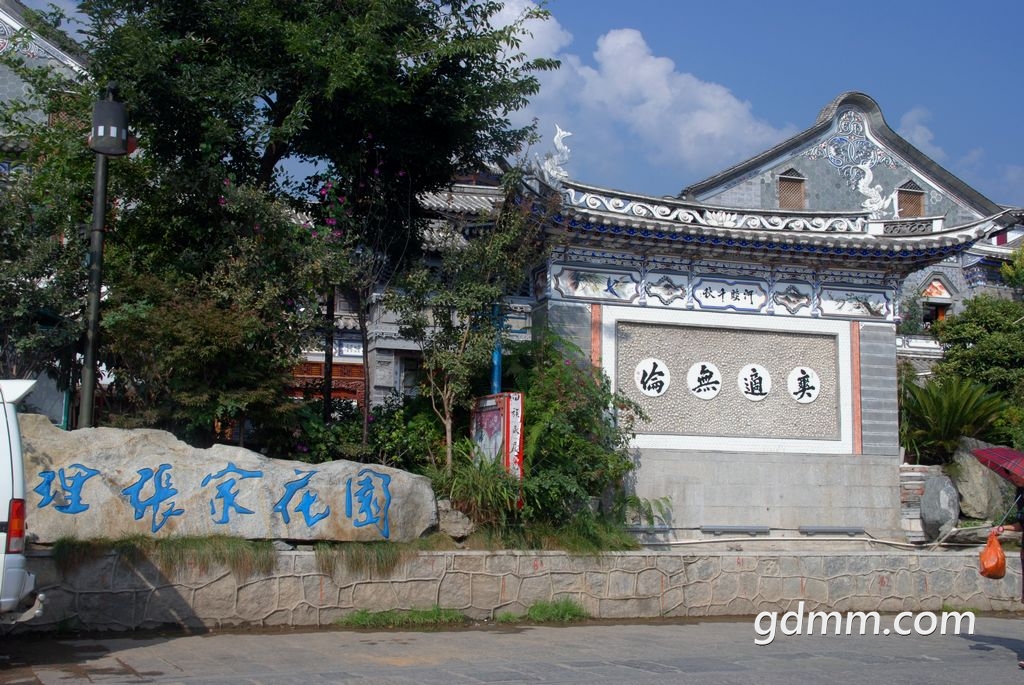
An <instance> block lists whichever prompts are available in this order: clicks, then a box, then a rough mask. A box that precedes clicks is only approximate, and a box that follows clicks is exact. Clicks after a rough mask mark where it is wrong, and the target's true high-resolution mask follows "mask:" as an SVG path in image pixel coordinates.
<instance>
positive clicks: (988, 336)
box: [932, 295, 1024, 404]
mask: <svg viewBox="0 0 1024 685" xmlns="http://www.w3.org/2000/svg"><path fill="white" fill-rule="evenodd" d="M932 331H933V333H934V334H935V336H936V338H938V340H939V342H940V343H941V344H942V348H943V351H944V356H943V359H942V361H941V362H939V364H938V365H937V366H936V372H937V373H938V374H939V375H940V376H942V377H948V376H959V377H963V378H966V379H970V380H973V381H975V382H978V383H981V384H983V385H986V386H989V387H991V388H992V389H993V390H994V391H996V392H999V393H1002V394H1003V395H1004V396H1005V397H1006V398H1007V399H1009V400H1011V401H1013V402H1015V403H1017V404H1021V403H1024V303H1021V302H1015V301H1012V300H1004V299H997V298H994V297H991V296H987V295H979V296H977V297H974V298H971V299H970V300H968V301H967V302H966V303H965V307H964V310H963V312H961V313H960V314H957V315H955V316H951V317H947V318H946V319H944V320H942V321H937V322H936V323H935V325H934V326H933V327H932Z"/></svg>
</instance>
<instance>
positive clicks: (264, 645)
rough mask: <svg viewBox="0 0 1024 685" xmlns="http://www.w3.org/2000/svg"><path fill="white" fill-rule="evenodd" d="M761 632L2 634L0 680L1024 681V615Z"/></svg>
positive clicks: (454, 684)
mask: <svg viewBox="0 0 1024 685" xmlns="http://www.w3.org/2000/svg"><path fill="white" fill-rule="evenodd" d="M763 625H764V626H765V627H767V624H763ZM789 625H790V627H791V628H792V627H793V625H794V624H792V623H790V624H789ZM887 625H888V626H891V625H892V617H887V618H885V619H883V623H882V626H883V628H884V627H886V626H887ZM907 625H908V626H909V625H910V624H909V623H908V624H907ZM854 632H855V633H856V632H857V630H856V629H855V630H854ZM755 638H757V639H761V638H760V637H759V636H758V634H757V633H756V632H755V631H754V621H753V619H730V620H716V621H688V622H682V621H664V622H644V623H629V624H623V623H614V624H613V623H592V624H587V625H577V626H567V627H552V626H543V627H541V626H518V627H511V628H509V627H500V626H481V627H479V628H475V629H470V630H457V631H446V632H359V631H345V630H334V631H319V632H279V633H252V632H248V633H216V634H207V635H191V636H179V635H145V636H135V637H102V636H101V637H99V638H74V639H57V638H50V639H40V638H7V637H5V638H2V642H0V652H6V654H7V655H8V657H9V658H8V659H7V660H6V663H5V664H4V665H3V666H0V683H2V684H3V685H15V684H28V683H31V684H33V685H40V684H42V685H51V684H57V683H60V684H61V685H78V684H80V683H160V684H163V685H173V684H180V685H229V684H230V685H236V684H245V685H260V684H268V685H289V684H292V683H295V684H296V685H298V684H301V685H320V684H323V683H381V684H389V683H395V684H409V683H443V684H444V685H478V684H480V683H499V684H515V683H586V684H588V685H603V684H609V685H610V684H612V683H659V684H660V683H702V684H707V685H726V684H748V683H762V684H765V685H783V684H785V685H801V684H803V683H807V684H810V683H814V684H815V685H818V684H820V683H833V682H834V683H871V685H888V684H899V683H907V684H908V685H909V684H913V685H920V683H928V684H929V685H942V684H944V683H956V684H957V685H963V684H964V683H986V685H988V684H995V683H1021V682H1024V671H1020V670H1018V669H1017V666H1016V662H1017V658H1018V655H1020V656H1021V657H1024V617H1020V616H1012V617H986V616H979V617H978V618H977V623H976V625H975V630H974V635H966V634H961V635H958V636H957V635H945V636H943V635H938V634H935V635H932V636H929V637H923V636H918V635H912V636H905V637H904V636H896V635H892V634H890V635H888V636H883V635H877V636H875V635H871V636H861V635H857V634H854V635H850V636H846V635H843V636H835V635H828V636H822V635H815V636H811V635H790V636H786V635H782V634H781V633H777V635H776V639H775V640H774V641H773V642H772V643H771V644H769V645H765V646H757V645H755V644H754V639H755Z"/></svg>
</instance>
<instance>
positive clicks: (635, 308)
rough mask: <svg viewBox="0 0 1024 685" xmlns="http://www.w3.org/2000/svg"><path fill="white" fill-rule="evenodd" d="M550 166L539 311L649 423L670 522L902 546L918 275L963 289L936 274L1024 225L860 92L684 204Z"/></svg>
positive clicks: (649, 483)
mask: <svg viewBox="0 0 1024 685" xmlns="http://www.w3.org/2000/svg"><path fill="white" fill-rule="evenodd" d="M559 133H560V134H564V132H562V131H559ZM558 141H559V139H558V138H557V137H556V145H557V144H558ZM544 176H545V181H543V182H538V183H537V185H536V186H535V187H534V192H535V193H536V194H537V195H538V196H540V198H541V199H546V198H549V197H550V196H551V194H559V195H560V196H561V212H560V213H559V214H558V215H557V216H555V217H553V218H552V219H550V220H549V222H548V224H547V229H548V235H549V238H550V240H551V242H552V245H553V247H554V251H553V254H552V258H551V260H550V261H549V263H548V265H547V266H546V267H545V268H543V269H541V270H540V271H538V272H537V274H536V280H535V297H536V301H537V305H536V309H535V316H537V317H541V318H543V319H545V320H546V321H548V322H549V323H550V324H552V325H553V326H554V327H555V328H556V329H558V330H560V331H562V332H563V333H565V334H568V335H569V336H570V337H571V338H572V339H573V340H574V341H575V342H576V343H577V344H579V345H580V346H581V347H582V348H583V349H584V350H587V351H588V352H589V354H590V356H591V359H592V361H593V363H594V364H596V365H599V366H600V367H601V368H603V369H604V371H605V372H606V373H607V375H608V376H609V378H611V380H612V383H613V385H614V387H615V388H616V389H617V390H619V391H620V392H622V393H624V394H625V395H627V396H629V397H630V398H631V399H633V400H635V401H636V402H637V403H639V404H640V405H641V406H642V407H643V408H644V410H645V411H646V413H647V414H648V416H649V420H648V421H646V422H644V423H643V424H642V425H641V426H640V427H639V432H638V434H637V435H636V438H635V440H634V443H633V444H634V446H635V448H636V453H637V458H638V469H637V471H636V482H635V489H636V492H637V494H638V495H640V496H642V497H646V498H650V499H657V498H668V500H669V501H670V509H671V517H670V520H669V521H668V522H667V527H666V531H665V534H666V535H667V536H668V537H669V538H673V539H683V538H700V537H705V536H709V535H717V534H721V533H749V534H772V535H782V536H801V535H814V534H822V533H830V532H831V533H852V532H855V531H865V532H867V533H870V534H872V535H875V536H878V537H885V538H893V537H902V531H901V526H900V500H899V492H898V466H899V464H900V463H901V461H902V459H901V454H900V446H899V443H898V425H897V413H898V412H897V396H896V325H897V323H898V322H899V319H900V302H901V300H902V299H903V297H904V296H903V294H902V289H903V286H904V283H905V282H907V281H908V277H910V276H912V275H913V276H915V278H917V277H918V276H920V275H921V274H924V280H926V281H928V282H927V283H926V284H925V286H924V289H925V291H926V293H932V292H934V296H935V297H937V298H945V297H947V296H949V295H950V293H949V292H948V290H947V291H946V292H942V291H941V290H935V291H931V290H928V288H929V287H931V280H934V281H937V282H938V283H940V284H947V288H948V287H949V286H956V287H958V286H959V284H955V283H952V282H951V281H950V280H947V279H945V278H944V277H943V276H942V275H941V274H942V273H943V272H941V271H935V269H937V268H940V267H941V265H950V264H962V263H963V260H965V259H966V257H965V255H968V254H971V253H970V251H971V250H972V248H974V247H975V246H977V245H979V244H981V243H983V242H985V241H987V240H989V238H990V236H995V235H1001V234H1004V233H1005V232H1006V230H1007V228H1008V227H1009V226H1011V225H1012V224H1013V223H1014V218H1013V217H1012V216H1011V215H1010V214H1009V213H1008V212H1007V211H1006V210H1005V209H1004V208H1002V207H1000V206H998V205H996V204H994V203H993V202H991V201H989V200H988V199H986V198H985V197H983V196H982V195H981V194H980V193H978V192H976V191H975V190H973V189H971V188H970V187H968V186H967V185H966V184H964V183H963V182H962V181H960V180H959V179H957V178H956V177H955V176H953V175H952V174H950V173H949V172H948V171H946V170H944V169H942V168H941V167H940V166H939V165H937V164H936V163H935V162H934V161H932V160H930V159H929V158H928V157H926V156H925V155H924V154H923V153H921V152H920V151H919V150H917V149H916V148H914V147H913V146H912V145H910V144H909V143H908V142H907V141H905V140H904V139H902V138H901V137H900V136H898V135H897V134H896V133H895V132H894V131H892V130H891V129H890V128H889V127H888V125H886V123H885V121H884V119H883V118H882V115H881V112H880V110H879V108H878V106H877V104H875V102H874V101H873V100H871V98H869V97H867V96H866V95H863V94H859V93H846V94H844V95H841V96H840V97H838V98H836V100H834V101H833V102H832V103H830V104H829V106H828V107H826V108H825V109H824V110H823V111H822V112H821V114H820V116H819V117H818V119H817V121H816V122H815V124H814V126H812V127H811V128H809V129H808V130H806V131H804V132H802V133H800V134H798V135H796V136H794V137H793V138H790V139H789V140H787V141H784V142H783V143H781V144H779V145H778V146H776V147H774V148H772V149H771V150H768V151H766V152H765V153H763V154H760V155H758V156H756V157H753V158H751V159H750V160H747V161H746V162H744V163H742V164H739V165H737V166H734V167H732V168H730V169H728V170H726V171H724V172H722V173H721V174H718V175H716V176H713V177H712V178H709V179H707V180H705V181H702V182H700V183H697V184H695V185H692V186H690V187H688V188H686V189H684V190H683V191H682V193H680V195H679V197H678V198H673V199H666V198H661V197H648V196H644V195H639V194H632V193H622V192H619V191H615V190H610V189H607V188H598V187H593V186H587V185H584V184H582V183H578V182H576V181H574V180H570V179H568V178H567V177H566V175H565V173H564V171H562V169H561V168H560V167H559V166H558V165H557V164H551V163H550V160H549V164H548V165H547V168H546V169H545V173H544ZM929 274H936V275H935V276H934V277H932V278H931V280H928V279H929ZM913 287H914V288H918V287H921V286H920V283H919V282H917V281H915V285H914V286H913ZM925 296H926V297H928V296H932V295H928V294H926V295H925ZM949 299H950V301H952V297H950V298H949Z"/></svg>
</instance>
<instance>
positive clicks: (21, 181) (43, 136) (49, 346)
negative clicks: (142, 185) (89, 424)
mask: <svg viewBox="0 0 1024 685" xmlns="http://www.w3.org/2000/svg"><path fill="white" fill-rule="evenodd" d="M24 40H27V36H19V37H16V38H15V39H14V41H13V46H14V47H13V49H10V50H7V51H6V52H4V53H3V54H2V55H0V62H2V63H3V64H4V65H5V66H6V67H7V68H9V69H11V70H12V71H13V72H14V73H15V74H17V75H18V76H19V77H20V78H21V79H22V80H24V81H25V82H26V84H28V86H29V87H28V88H27V89H26V92H25V96H24V99H21V100H16V99H12V100H7V101H5V102H2V103H0V131H3V133H4V138H3V144H4V147H5V148H6V149H7V154H8V155H9V157H8V159H9V160H10V159H13V164H12V165H11V167H10V169H9V171H8V173H7V174H6V177H5V179H4V183H3V185H2V187H0V216H2V217H3V220H2V221H0V377H4V378H35V377H37V376H38V375H39V374H42V373H49V374H50V375H52V376H54V377H55V378H57V380H58V383H59V385H60V387H62V388H66V387H68V385H69V384H71V383H72V382H73V378H75V377H76V376H77V368H78V367H77V365H76V352H77V351H78V350H79V346H80V338H81V336H82V333H83V323H82V322H83V321H84V309H85V292H86V284H87V281H86V270H85V268H84V266H83V264H84V260H85V258H86V237H85V228H86V227H87V226H88V223H89V217H90V216H91V211H92V204H91V198H92V169H93V155H92V154H91V153H89V151H88V149H87V148H86V147H85V145H84V144H83V140H84V138H85V136H86V135H87V133H88V124H87V123H86V122H87V119H86V115H85V113H86V112H87V111H88V107H89V102H90V101H89V95H90V93H88V91H87V90H86V89H85V88H83V87H82V85H81V84H79V83H78V82H77V81H76V80H75V79H74V78H73V74H71V73H70V72H65V71H60V70H51V69H48V68H44V67H41V66H40V65H39V63H38V62H33V61H31V60H27V59H26V58H25V52H24V51H23V50H22V49H21V46H22V45H24V43H23V41H24ZM47 119H49V120H51V121H50V124H49V125H48V126H44V125H42V122H44V121H46V120H47Z"/></svg>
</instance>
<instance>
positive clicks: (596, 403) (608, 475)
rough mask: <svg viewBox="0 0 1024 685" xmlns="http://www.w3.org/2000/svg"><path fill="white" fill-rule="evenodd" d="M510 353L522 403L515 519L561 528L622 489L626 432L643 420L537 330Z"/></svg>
mask: <svg viewBox="0 0 1024 685" xmlns="http://www.w3.org/2000/svg"><path fill="white" fill-rule="evenodd" d="M516 352H517V355H516V357H515V358H514V359H513V360H512V363H511V365H510V366H511V370H512V373H513V374H514V377H515V381H516V387H517V388H519V389H521V390H522V391H523V393H524V397H525V401H524V421H525V429H524V434H525V444H524V447H525V459H524V474H525V478H524V482H523V503H524V506H523V512H522V516H523V518H524V519H525V520H533V521H547V522H551V523H555V524H563V523H567V522H568V521H570V520H572V518H573V517H574V516H575V515H576V514H577V513H579V512H580V511H581V510H583V509H584V508H585V507H586V506H587V503H588V501H589V500H590V499H591V498H595V497H602V496H604V495H607V494H609V492H612V491H618V490H621V489H622V488H623V486H624V482H625V478H626V476H627V475H628V474H629V473H630V471H632V470H633V469H634V467H635V464H634V462H633V459H632V458H631V456H630V454H629V451H628V444H629V440H630V439H631V438H632V437H633V427H634V424H635V422H636V420H637V419H642V418H646V417H645V416H644V415H643V412H642V410H641V409H640V408H639V406H637V405H636V404H635V403H634V402H632V401H631V400H629V399H627V398H625V397H623V396H622V395H620V394H618V393H613V392H612V390H611V382H610V381H609V380H608V378H607V376H605V375H604V373H603V372H602V371H601V370H600V369H597V368H594V366H592V365H591V364H590V361H589V360H588V359H587V358H586V356H585V355H583V354H582V353H581V351H580V350H579V348H577V347H575V346H574V345H572V344H570V343H569V342H567V341H565V340H563V339H560V338H558V337H556V336H554V335H551V334H549V333H545V332H543V331H541V332H539V334H538V337H537V339H536V340H535V341H532V342H529V343H524V344H522V345H520V346H519V348H518V349H517V350H516Z"/></svg>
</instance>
